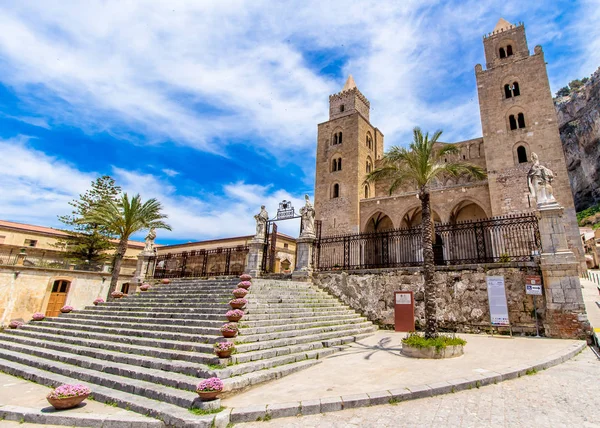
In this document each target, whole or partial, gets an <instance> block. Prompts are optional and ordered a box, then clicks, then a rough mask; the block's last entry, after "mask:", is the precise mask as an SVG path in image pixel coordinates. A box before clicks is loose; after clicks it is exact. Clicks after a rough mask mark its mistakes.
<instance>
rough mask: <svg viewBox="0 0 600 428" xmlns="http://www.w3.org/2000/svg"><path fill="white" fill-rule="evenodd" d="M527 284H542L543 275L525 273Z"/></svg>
mask: <svg viewBox="0 0 600 428" xmlns="http://www.w3.org/2000/svg"><path fill="white" fill-rule="evenodd" d="M525 285H542V277H541V276H539V275H525Z"/></svg>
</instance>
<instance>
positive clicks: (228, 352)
mask: <svg viewBox="0 0 600 428" xmlns="http://www.w3.org/2000/svg"><path fill="white" fill-rule="evenodd" d="M232 352H233V349H227V350H226V351H215V354H217V357H219V358H229V357H231V353H232Z"/></svg>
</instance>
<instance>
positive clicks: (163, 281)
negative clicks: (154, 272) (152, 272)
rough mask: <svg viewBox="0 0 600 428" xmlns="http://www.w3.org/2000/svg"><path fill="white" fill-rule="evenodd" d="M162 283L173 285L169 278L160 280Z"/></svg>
mask: <svg viewBox="0 0 600 428" xmlns="http://www.w3.org/2000/svg"><path fill="white" fill-rule="evenodd" d="M160 282H161V283H162V284H170V283H171V280H170V279H169V278H163V279H161V280H160Z"/></svg>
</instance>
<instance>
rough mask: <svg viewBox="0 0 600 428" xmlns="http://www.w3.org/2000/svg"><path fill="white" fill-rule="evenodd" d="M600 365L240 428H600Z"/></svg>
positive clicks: (579, 359) (582, 358) (589, 361)
mask: <svg viewBox="0 0 600 428" xmlns="http://www.w3.org/2000/svg"><path fill="white" fill-rule="evenodd" d="M599 379H600V361H598V360H597V359H596V356H595V355H594V354H593V353H592V351H591V350H590V349H589V348H586V349H585V350H584V351H583V352H582V353H581V354H579V355H578V356H576V357H575V358H573V359H572V360H569V361H567V362H565V363H563V364H560V365H558V366H555V367H552V368H549V369H547V370H543V371H541V372H539V373H536V374H534V375H530V376H524V377H521V378H519V379H514V380H509V381H506V382H501V383H499V384H497V385H489V386H485V387H481V388H479V389H472V390H468V391H461V392H457V393H454V394H446V395H440V396H437V397H429V398H423V399H420V400H414V401H409V402H404V403H398V404H396V405H389V404H388V405H381V406H375V407H365V408H360V409H350V410H344V411H341V412H332V413H324V414H318V415H312V416H303V417H301V418H297V417H296V418H294V417H292V418H284V419H274V420H271V421H269V422H253V423H246V424H239V425H236V426H239V427H240V428H242V427H243V428H259V427H260V428H267V427H289V428H295V427H297V428H312V427H315V428H316V427H319V428H325V427H327V428H329V427H331V428H336V427H340V428H342V427H377V428H385V427H390V428H391V427H394V428H396V427H432V428H433V427H435V428H441V427H507V428H508V427H510V428H515V427H523V428H525V427H552V428H554V427H582V428H583V427H600V406H598V402H599V400H600V382H599Z"/></svg>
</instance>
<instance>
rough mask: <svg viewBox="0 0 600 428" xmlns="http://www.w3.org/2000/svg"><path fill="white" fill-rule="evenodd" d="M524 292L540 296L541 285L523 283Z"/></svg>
mask: <svg viewBox="0 0 600 428" xmlns="http://www.w3.org/2000/svg"><path fill="white" fill-rule="evenodd" d="M525 294H529V295H532V296H541V295H542V286H541V285H529V284H527V285H525Z"/></svg>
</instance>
